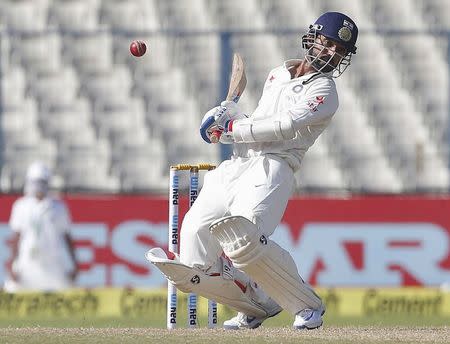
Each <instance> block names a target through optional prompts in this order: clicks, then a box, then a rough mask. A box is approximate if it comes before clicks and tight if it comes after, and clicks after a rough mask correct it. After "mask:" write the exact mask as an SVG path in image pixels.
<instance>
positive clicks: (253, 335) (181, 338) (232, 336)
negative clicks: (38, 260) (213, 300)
mask: <svg viewBox="0 0 450 344" xmlns="http://www.w3.org/2000/svg"><path fill="white" fill-rule="evenodd" d="M0 342H1V343H11V344H13V343H24V342H27V343H46V344H52V343H64V344H71V343H108V344H111V343H157V344H165V343H170V344H175V343H208V344H218V343H227V344H228V343H229V344H238V343H245V344H252V343H299V342H306V343H308V344H313V343H314V344H316V343H317V344H318V343H333V344H336V343H450V327H448V326H447V327H424V328H417V327H326V328H322V329H319V330H314V331H295V330H292V329H290V328H261V329H257V330H244V331H224V330H221V329H220V330H207V329H196V330H187V329H177V330H174V331H170V332H169V331H167V330H163V329H150V328H41V327H35V328H2V329H0Z"/></svg>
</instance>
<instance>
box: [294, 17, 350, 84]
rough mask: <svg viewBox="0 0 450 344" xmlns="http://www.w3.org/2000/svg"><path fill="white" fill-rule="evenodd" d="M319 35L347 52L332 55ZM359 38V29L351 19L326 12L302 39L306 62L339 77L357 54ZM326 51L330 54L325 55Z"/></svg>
mask: <svg viewBox="0 0 450 344" xmlns="http://www.w3.org/2000/svg"><path fill="white" fill-rule="evenodd" d="M319 35H322V36H324V37H326V38H327V39H329V40H332V41H333V42H334V43H337V44H339V45H340V46H342V47H344V48H345V52H344V53H338V52H333V53H331V54H330V52H329V51H328V47H326V46H325V45H323V44H322V43H321V41H320V39H318V36H319ZM357 38H358V27H357V26H356V24H355V22H354V21H353V20H352V19H351V18H350V17H348V16H347V15H345V14H342V13H339V12H326V13H324V14H322V15H321V16H320V17H319V18H317V20H316V21H315V23H314V24H312V25H310V26H309V29H308V32H307V33H306V34H305V35H303V37H302V47H303V49H305V58H306V60H307V61H308V62H309V63H310V64H311V65H312V66H313V67H314V69H316V70H317V71H318V72H321V73H332V76H333V77H338V76H339V75H341V74H342V73H343V72H344V71H345V69H347V67H348V66H349V65H350V60H351V57H352V55H353V54H355V53H356V40H357ZM324 51H328V54H323V52H324Z"/></svg>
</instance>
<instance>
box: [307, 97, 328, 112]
mask: <svg viewBox="0 0 450 344" xmlns="http://www.w3.org/2000/svg"><path fill="white" fill-rule="evenodd" d="M324 101H325V97H324V96H317V97H316V99H314V100H309V101H308V106H309V108H310V109H311V111H312V112H316V111H317V108H318V107H319V105H320V104H323V103H324Z"/></svg>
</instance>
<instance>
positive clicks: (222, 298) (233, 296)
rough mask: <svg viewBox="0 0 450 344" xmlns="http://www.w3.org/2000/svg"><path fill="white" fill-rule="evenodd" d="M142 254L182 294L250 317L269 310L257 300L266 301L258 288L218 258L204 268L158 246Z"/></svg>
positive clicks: (263, 315)
mask: <svg viewBox="0 0 450 344" xmlns="http://www.w3.org/2000/svg"><path fill="white" fill-rule="evenodd" d="M145 257H146V258H147V260H148V261H149V262H151V263H152V264H154V265H155V266H156V267H157V268H159V270H161V272H162V273H163V274H164V275H165V276H166V277H167V279H168V280H169V281H170V282H172V283H173V284H174V285H175V286H176V287H177V288H178V289H179V290H181V291H183V292H185V293H191V292H192V293H196V294H199V295H201V296H203V297H206V298H208V299H211V300H214V301H216V302H219V303H222V304H225V305H227V306H230V307H231V308H234V309H235V310H237V311H238V312H243V313H245V314H247V315H249V316H253V317H258V318H260V317H266V316H267V315H268V314H269V312H270V311H272V310H271V309H270V310H269V309H266V307H264V305H263V304H261V303H260V301H262V302H266V301H267V296H265V299H263V298H261V297H260V294H261V293H262V291H261V292H258V291H257V287H252V286H251V285H249V284H250V279H249V278H248V277H246V280H242V276H245V275H244V274H243V273H242V272H239V271H238V270H236V269H235V268H234V267H233V265H232V264H231V263H230V262H229V261H227V260H226V259H224V258H222V257H221V258H220V259H219V261H218V263H217V264H216V265H215V266H213V267H211V268H210V269H208V270H207V271H202V270H200V269H198V268H193V267H190V266H187V265H184V264H182V263H181V262H180V261H179V260H178V259H177V258H176V259H175V260H171V259H169V258H167V255H166V253H165V252H164V251H163V250H162V249H161V248H153V249H151V250H150V251H148V252H147V253H146V255H145ZM239 273H240V275H239ZM238 275H239V276H238ZM238 277H239V279H238ZM255 288H256V289H255ZM259 290H260V289H259ZM272 302H273V301H272Z"/></svg>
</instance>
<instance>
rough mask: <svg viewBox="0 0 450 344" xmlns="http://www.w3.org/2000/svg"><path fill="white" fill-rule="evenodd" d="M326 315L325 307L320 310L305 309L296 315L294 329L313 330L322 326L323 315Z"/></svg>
mask: <svg viewBox="0 0 450 344" xmlns="http://www.w3.org/2000/svg"><path fill="white" fill-rule="evenodd" d="M324 313H325V307H324V306H322V307H320V308H319V309H310V308H307V309H304V310H302V311H300V312H298V313H297V314H296V315H295V320H294V325H293V326H294V328H295V329H297V330H303V329H307V330H313V329H315V328H318V327H320V326H322V324H323V319H322V315H323V314H324Z"/></svg>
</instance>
